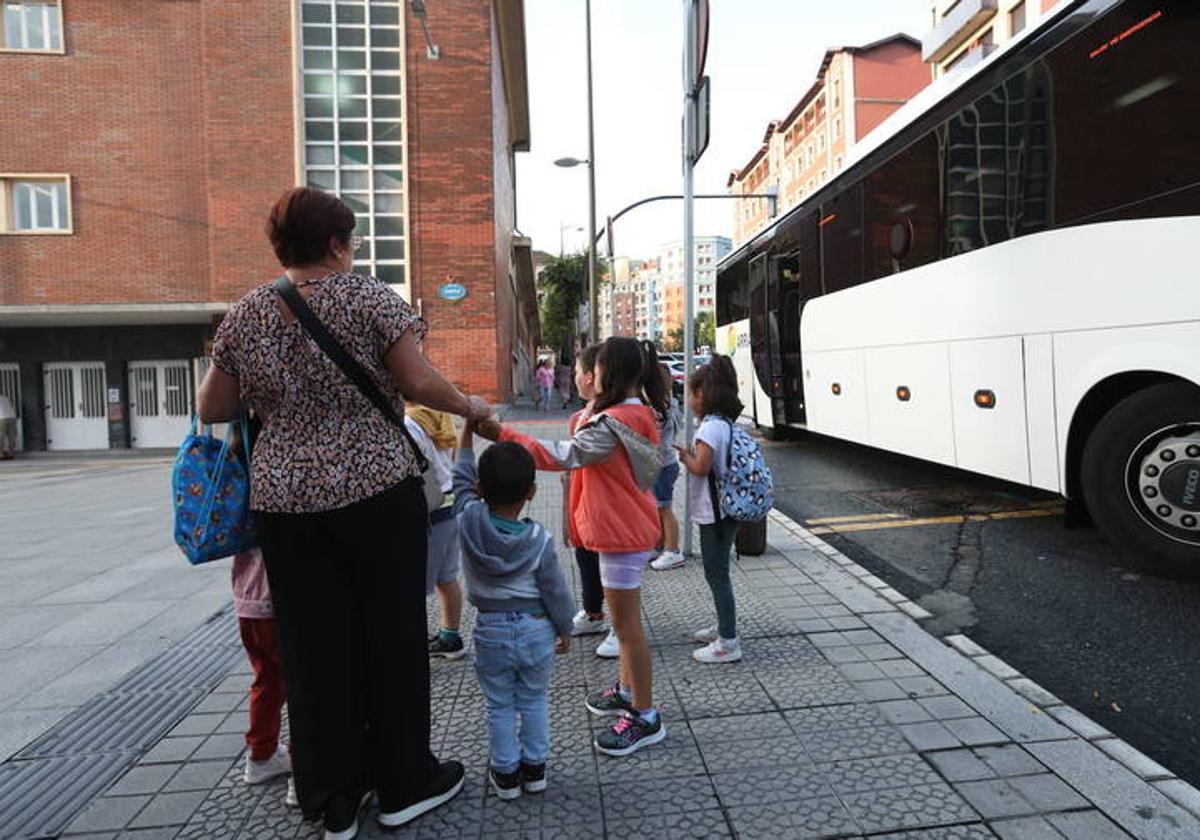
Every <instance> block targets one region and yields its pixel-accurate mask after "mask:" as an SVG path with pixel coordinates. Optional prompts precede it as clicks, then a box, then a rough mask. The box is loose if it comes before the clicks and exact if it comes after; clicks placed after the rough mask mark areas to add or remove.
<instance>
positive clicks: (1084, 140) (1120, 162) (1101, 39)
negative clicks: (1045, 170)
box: [1045, 0, 1200, 224]
mask: <svg viewBox="0 0 1200 840" xmlns="http://www.w3.org/2000/svg"><path fill="white" fill-rule="evenodd" d="M1197 44H1200V3H1196V2H1195V0H1153V2H1150V0H1126V2H1124V3H1122V4H1120V5H1119V6H1118V7H1117V8H1116V9H1114V10H1113V11H1112V12H1110V13H1108V14H1106V15H1104V16H1103V17H1101V18H1100V19H1099V20H1097V21H1096V22H1095V23H1093V24H1092V25H1090V26H1088V27H1087V28H1086V29H1084V30H1083V31H1082V32H1080V33H1078V34H1077V35H1075V36H1074V37H1073V38H1071V39H1070V40H1069V41H1067V42H1066V43H1064V44H1062V45H1060V46H1059V47H1057V48H1056V49H1055V50H1054V51H1053V52H1052V53H1051V54H1050V55H1049V57H1048V58H1047V59H1046V62H1045V64H1046V72H1047V74H1048V76H1049V78H1050V79H1052V80H1053V83H1054V95H1053V101H1052V102H1051V103H1050V107H1051V110H1052V113H1053V119H1054V130H1053V136H1054V145H1055V157H1056V160H1057V172H1056V173H1055V177H1054V179H1053V203H1054V207H1055V216H1056V217H1057V221H1058V222H1059V223H1060V224H1072V223H1077V222H1082V221H1099V219H1098V218H1096V216H1097V214H1101V213H1103V214H1104V218H1105V219H1122V218H1139V217H1146V216H1158V215H1180V214H1194V213H1196V212H1197V207H1198V204H1197V197H1196V193H1195V192H1194V191H1193V193H1192V195H1191V198H1190V201H1184V202H1179V201H1175V200H1173V196H1172V195H1171V193H1173V192H1175V191H1178V190H1181V189H1184V188H1186V187H1188V186H1191V185H1196V184H1197V182H1200V165H1198V163H1197V161H1200V157H1198V156H1197V154H1196V149H1197V147H1200V52H1198V51H1197V49H1196V47H1197Z"/></svg>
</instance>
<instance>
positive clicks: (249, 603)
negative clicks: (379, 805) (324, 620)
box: [233, 548, 300, 807]
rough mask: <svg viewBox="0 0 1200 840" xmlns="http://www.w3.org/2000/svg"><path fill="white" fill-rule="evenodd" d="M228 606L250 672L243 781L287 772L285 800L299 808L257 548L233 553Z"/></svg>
mask: <svg viewBox="0 0 1200 840" xmlns="http://www.w3.org/2000/svg"><path fill="white" fill-rule="evenodd" d="M233 605H234V612H236V613H237V618H238V632H239V633H240V635H241V637H242V647H243V648H245V650H246V658H247V659H249V660H250V667H251V669H252V670H253V671H254V682H253V683H251V685H250V728H249V730H247V732H246V746H247V747H249V749H250V751H249V752H248V753H247V754H246V766H245V769H244V770H243V771H242V781H244V782H245V783H246V784H248V785H260V784H262V783H264V782H269V781H270V780H271V779H274V778H277V777H279V776H283V775H288V776H289V778H288V789H287V798H286V801H287V804H288V805H291V806H292V807H298V806H299V804H300V802H299V800H298V799H297V798H296V787H295V783H294V782H293V780H292V779H291V778H290V774H291V772H292V759H291V757H290V756H289V755H288V751H287V748H286V747H284V746H282V745H281V744H280V743H279V729H280V726H281V725H282V718H283V704H284V703H285V702H286V701H287V691H286V689H285V688H284V683H283V659H282V656H281V654H280V652H279V635H278V633H277V632H276V628H275V609H274V605H273V604H272V603H271V589H270V586H269V585H268V584H267V567H266V565H265V564H264V563H263V559H262V552H261V551H259V550H258V549H257V548H254V549H251V550H249V551H243V552H241V553H240V554H238V555H236V556H235V557H234V558H233Z"/></svg>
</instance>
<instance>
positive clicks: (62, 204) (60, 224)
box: [0, 175, 71, 233]
mask: <svg viewBox="0 0 1200 840" xmlns="http://www.w3.org/2000/svg"><path fill="white" fill-rule="evenodd" d="M70 187H71V181H70V178H68V177H67V176H66V175H0V233H70V232H71V189H70Z"/></svg>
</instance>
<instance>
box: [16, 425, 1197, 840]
mask: <svg viewBox="0 0 1200 840" xmlns="http://www.w3.org/2000/svg"><path fill="white" fill-rule="evenodd" d="M533 428H536V429H538V433H539V434H547V436H549V434H548V433H558V434H561V433H562V427H561V426H552V425H545V424H539V425H538V426H536V427H533ZM559 501H560V495H559V483H558V480H557V478H556V477H553V476H548V477H546V478H545V479H544V480H543V481H542V482H541V484H540V487H539V493H538V496H537V499H536V501H535V504H534V510H533V515H534V516H535V517H537V518H539V519H541V520H542V521H544V522H546V523H547V524H548V525H550V526H551V528H552V530H553V531H555V532H557V530H558V528H557V519H558V510H559ZM769 542H770V544H771V549H770V550H769V551H768V553H767V554H766V555H764V556H762V557H747V558H743V559H742V560H741V561H740V562H739V563H738V564H737V565H736V567H735V570H734V586H735V591H736V593H737V598H738V607H739V613H740V615H739V623H740V628H741V634H742V638H743V646H744V649H745V651H746V658H745V659H744V660H743V661H742V662H741V663H738V664H732V665H721V666H702V665H699V664H696V663H695V662H693V661H692V659H691V655H690V654H691V651H692V648H693V646H692V645H691V644H690V643H689V642H688V636H689V634H690V633H691V632H692V631H694V630H695V629H697V628H698V627H700V626H702V625H705V624H708V623H711V619H712V602H711V598H710V597H709V594H708V591H707V588H706V586H705V584H704V580H703V575H702V573H701V570H700V566H699V563H698V562H689V563H688V565H687V566H685V567H684V568H683V569H680V570H675V571H671V572H664V573H653V572H648V575H647V583H646V587H645V590H644V592H645V618H646V625H647V628H648V631H649V634H650V639H651V643H652V645H653V647H654V657H655V679H656V696H657V699H658V701H659V702H660V703H661V704H662V707H663V714H664V719H665V721H666V725H667V727H668V729H669V736H668V739H667V740H666V741H665V742H664V743H663V744H661V745H659V746H656V747H652V748H648V749H646V750H645V751H643V752H641V753H638V754H636V755H635V756H633V757H630V758H627V759H609V758H606V757H604V756H599V755H597V754H596V753H595V752H594V751H593V749H592V747H591V739H592V737H593V734H594V732H595V731H597V728H598V727H599V726H600V725H601V724H600V723H598V722H597V721H595V720H593V719H592V718H591V717H590V716H589V715H588V713H587V712H586V710H585V709H584V707H583V704H582V698H583V695H584V693H585V692H586V691H587V690H590V689H594V688H596V687H599V686H604V685H608V684H611V682H612V681H613V679H614V676H615V664H614V663H611V662H605V661H602V660H599V659H597V658H596V657H595V656H594V655H593V654H592V647H593V646H594V642H595V641H596V640H595V639H593V640H591V643H586V640H585V644H582V645H577V646H576V647H575V648H574V649H573V650H572V651H571V653H570V654H568V655H566V656H563V657H560V658H559V659H558V666H557V669H556V672H555V676H554V681H553V687H552V696H551V704H552V712H551V715H552V722H553V734H554V748H553V759H552V761H551V763H550V767H549V778H550V789H549V791H548V792H547V793H546V794H544V795H541V796H526V797H522V798H521V799H519V800H517V801H515V802H511V803H509V802H501V801H499V800H498V799H497V798H496V797H495V796H494V795H491V794H489V793H488V792H487V791H486V789H485V784H484V783H485V767H486V761H487V747H486V727H485V722H484V705H483V698H482V696H481V694H480V692H479V689H478V687H477V685H476V683H475V679H474V675H473V671H472V668H471V665H470V659H469V658H468V659H466V660H464V661H461V662H457V663H448V662H439V663H436V664H435V666H434V668H433V676H432V693H433V703H434V710H435V726H434V743H435V749H437V750H438V751H439V753H440V754H441V755H442V756H444V757H447V758H456V759H459V760H461V761H463V762H464V763H465V764H466V765H467V767H468V781H467V785H466V788H465V790H464V791H463V793H462V795H461V796H459V797H458V798H457V799H456V800H454V801H453V803H451V804H450V805H448V806H447V807H445V808H442V809H440V810H439V811H437V812H435V813H433V814H431V815H429V816H427V817H426V818H424V819H422V820H420V821H418V822H417V823H415V824H413V825H410V826H408V827H406V828H404V829H401V830H398V831H394V832H383V831H382V830H380V829H379V828H378V827H377V826H376V825H375V823H374V822H373V820H370V819H368V821H367V824H366V829H365V830H364V831H363V832H362V834H361V835H360V836H363V837H390V838H418V837H419V838H445V840H449V839H450V838H467V837H470V838H514V840H515V839H516V838H546V840H549V838H578V839H579V840H590V838H608V837H611V838H621V840H625V838H641V837H644V838H656V840H657V838H708V837H711V838H721V837H728V838H735V837H736V838H740V839H741V840H757V838H763V840H767V839H768V838H769V840H782V839H783V838H801V837H855V838H859V837H873V838H877V837H886V838H891V840H898V839H899V838H913V840H916V838H929V840H974V838H994V837H1000V838H1005V840H1017V838H1021V839H1022V840H1028V839H1029V838H1064V837H1065V838H1074V840H1106V838H1124V837H1131V836H1132V837H1138V838H1147V840H1150V838H1153V839H1154V840H1159V839H1160V838H1161V839H1162V840H1175V839H1176V838H1177V839H1178V840H1185V839H1188V838H1190V839H1191V840H1194V838H1197V837H1200V816H1198V815H1197V811H1198V810H1200V805H1197V802H1198V800H1200V795H1198V794H1197V793H1196V791H1195V790H1193V789H1191V788H1189V787H1187V786H1186V785H1184V784H1183V783H1182V782H1179V781H1178V780H1177V779H1173V778H1172V777H1171V775H1170V774H1169V773H1168V772H1167V771H1165V770H1163V769H1162V768H1161V767H1157V765H1154V764H1153V763H1152V762H1149V761H1148V760H1147V759H1144V757H1140V756H1137V755H1136V754H1132V753H1131V751H1129V750H1128V748H1127V747H1125V748H1123V747H1122V745H1121V743H1120V742H1118V741H1116V740H1115V739H1113V738H1111V736H1109V735H1108V734H1107V733H1105V732H1104V731H1103V730H1099V728H1098V727H1095V726H1094V725H1089V722H1088V721H1087V720H1086V719H1083V718H1082V717H1081V716H1078V715H1077V714H1072V713H1071V710H1069V709H1066V708H1065V707H1063V706H1061V704H1059V703H1058V702H1057V701H1056V700H1055V699H1054V698H1053V697H1050V696H1048V695H1046V694H1045V692H1042V691H1040V689H1038V688H1037V686H1034V685H1032V684H1031V683H1028V681H1026V680H1023V679H1022V678H1021V677H1020V675H1018V674H1015V673H1013V672H1010V671H1007V670H1005V668H1006V666H1004V665H1003V663H1001V662H999V660H994V658H990V657H988V656H987V654H986V652H984V651H981V650H978V649H976V648H973V647H972V646H971V644H970V642H969V640H966V639H963V638H959V639H955V640H954V642H955V646H949V645H947V644H944V643H943V642H942V641H940V640H938V639H935V638H933V637H932V636H930V635H928V634H927V633H925V632H924V631H923V630H922V629H921V628H920V626H919V625H918V624H917V623H916V621H914V618H913V617H920V615H921V611H920V609H919V608H918V607H916V606H915V605H913V604H911V603H908V602H906V601H905V600H904V599H903V596H901V595H899V593H896V592H894V591H893V590H889V589H887V588H886V586H885V585H884V584H883V582H882V581H879V580H877V579H874V578H871V576H869V575H867V574H866V573H865V572H863V571H862V570H860V569H857V568H856V567H854V566H853V564H851V563H850V562H849V561H848V560H846V559H845V558H843V557H841V556H840V555H838V554H837V553H836V552H835V551H833V550H832V549H830V548H829V547H828V546H826V545H825V544H823V543H821V542H820V541H819V540H817V539H816V538H815V537H811V535H809V534H808V533H807V532H805V531H804V530H803V529H801V528H799V527H798V526H796V525H794V524H793V523H791V522H790V521H788V520H786V519H785V518H784V517H782V516H778V515H773V516H772V520H771V522H770V528H769ZM566 565H567V567H568V568H570V567H571V566H572V565H573V564H571V563H569V562H568V563H567V564H566ZM222 621H224V622H225V625H226V626H227V628H228V630H227V632H232V623H231V622H229V620H228V618H224V619H222ZM219 625H220V622H217V624H215V625H214V627H217V628H219ZM431 625H432V621H431ZM213 632H217V630H216V629H214V630H213ZM221 632H226V631H221ZM246 671H247V669H246V667H245V665H244V664H241V663H240V662H239V663H238V664H237V665H235V666H234V667H233V669H232V671H231V673H230V675H229V676H227V677H226V678H224V679H223V680H222V681H221V682H220V683H219V684H217V685H216V686H215V689H214V690H213V691H211V693H208V694H207V696H204V697H203V699H201V700H199V703H198V704H197V705H195V707H194V708H193V709H192V710H191V711H190V713H188V714H187V716H186V717H183V718H182V720H180V722H179V723H178V724H177V725H175V726H174V728H173V729H171V731H170V732H169V734H168V735H167V736H166V737H165V738H162V739H161V740H158V741H157V742H156V743H155V744H154V745H153V746H152V747H151V748H150V749H149V750H148V751H145V752H144V753H142V754H140V755H139V756H138V757H136V760H137V763H136V765H135V766H132V767H131V768H130V769H129V770H128V771H127V772H126V773H125V775H124V776H123V777H122V778H121V779H120V780H119V781H117V782H116V783H115V784H114V785H113V786H111V787H110V788H109V789H108V790H107V791H106V792H105V793H104V794H103V795H101V796H99V797H97V798H95V799H94V800H93V801H92V802H91V804H90V805H89V806H88V807H86V808H85V809H84V810H83V811H82V812H81V813H80V814H79V815H78V816H77V817H75V818H74V819H73V821H72V823H71V824H70V826H69V828H68V832H67V833H69V834H71V835H72V836H75V837H77V838H78V837H80V836H87V837H91V838H94V839H96V840H98V838H116V837H122V838H125V837H152V838H174V837H180V838H235V837H236V838H274V837H317V836H319V830H318V829H317V827H316V826H313V825H306V824H304V823H302V822H301V821H300V819H299V816H298V815H297V814H296V813H295V812H294V811H290V810H289V809H287V808H286V807H285V806H284V804H283V785H282V782H279V783H276V784H271V785H266V786H263V787H259V788H248V787H246V786H244V785H243V784H241V782H240V778H239V777H240V768H241V762H242V744H241V735H240V733H241V731H242V727H243V725H244V720H245V711H244V709H245V690H246V686H247V684H248V677H247V674H246ZM1118 759H1119V760H1118ZM2 769H3V768H2V767H0V770H2ZM2 782H3V777H2V776H0V784H2ZM1179 803H1184V804H1179ZM1185 805H1187V807H1184V806H1185ZM1189 808H1190V809H1191V810H1189ZM18 836H40V835H36V834H29V835H20V834H6V833H5V830H4V829H3V828H2V827H0V837H18Z"/></svg>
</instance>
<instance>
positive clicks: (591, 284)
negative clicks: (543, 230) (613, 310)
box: [584, 0, 600, 343]
mask: <svg viewBox="0 0 1200 840" xmlns="http://www.w3.org/2000/svg"><path fill="white" fill-rule="evenodd" d="M584 6H585V11H586V12H587V109H588V119H587V123H588V252H587V253H588V316H589V320H590V321H591V333H592V334H591V336H590V338H591V341H592V342H593V343H594V342H596V341H599V340H600V310H599V307H598V304H597V299H596V292H597V286H598V285H599V279H598V278H597V277H596V131H595V123H594V117H593V114H592V0H585V4H584Z"/></svg>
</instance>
